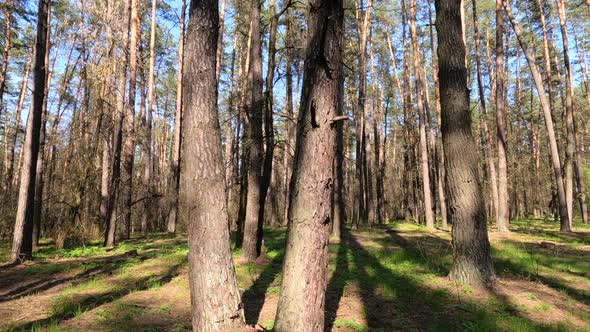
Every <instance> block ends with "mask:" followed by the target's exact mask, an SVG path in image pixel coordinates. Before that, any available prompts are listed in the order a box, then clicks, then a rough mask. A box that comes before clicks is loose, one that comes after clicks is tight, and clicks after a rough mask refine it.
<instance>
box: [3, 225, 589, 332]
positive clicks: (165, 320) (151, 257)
mask: <svg viewBox="0 0 590 332" xmlns="http://www.w3.org/2000/svg"><path fill="white" fill-rule="evenodd" d="M576 226H577V227H576V230H577V232H576V233H572V234H564V233H560V232H558V228H557V226H556V224H554V223H549V222H543V221H540V220H537V221H532V220H522V221H514V222H512V225H511V230H512V232H511V233H510V234H508V235H500V234H498V233H495V232H491V233H490V237H491V240H492V245H493V255H494V263H495V267H496V271H497V274H498V277H499V279H498V283H497V285H496V286H495V287H494V288H491V289H485V290H480V289H472V288H471V287H468V286H464V285H458V284H454V283H452V282H450V281H449V280H448V279H447V278H446V277H445V276H446V274H447V273H448V270H449V268H450V265H451V261H452V257H451V246H450V233H449V231H448V230H435V231H428V230H426V229H425V228H423V227H420V226H416V225H412V224H404V223H391V224H388V225H384V226H381V227H373V228H372V229H365V230H362V231H358V232H353V233H351V234H350V235H349V236H348V237H347V238H346V239H345V240H344V241H343V242H342V243H341V244H332V245H330V255H331V260H330V265H329V275H328V278H329V281H328V291H327V296H326V302H327V303H326V329H328V330H336V331H394V330H406V331H418V330H428V331H572V330H579V331H590V228H584V227H583V226H582V225H576ZM284 236H285V234H284V229H268V230H266V233H265V245H266V247H267V253H266V257H265V258H264V259H261V260H260V261H259V262H257V263H256V264H253V263H252V264H245V263H240V262H239V260H237V259H236V261H237V262H238V263H237V266H236V271H237V275H238V279H239V286H240V289H241V290H242V291H243V301H244V303H245V309H246V319H247V321H248V322H249V323H251V324H256V323H257V324H259V325H260V326H263V327H265V328H271V327H272V325H273V323H274V322H273V319H274V313H275V310H276V303H277V299H278V292H279V286H280V279H281V278H280V272H281V261H282V257H283V254H284V252H283V248H282V247H283V243H284ZM7 254H8V248H7V247H6V245H4V246H0V259H5V258H6V257H7V256H6V255H7ZM186 254H187V246H186V244H185V237H184V236H182V235H178V236H168V235H153V236H150V237H149V238H137V239H133V240H132V241H128V242H125V243H123V244H120V245H119V246H118V247H117V248H116V249H115V250H112V251H106V250H105V249H103V248H101V247H100V243H91V244H88V245H87V246H86V247H84V248H77V249H70V250H60V251H56V250H54V249H51V247H50V244H49V243H44V245H43V247H42V248H41V250H40V251H39V252H38V253H37V255H36V259H35V261H33V262H30V263H27V264H25V265H21V266H3V267H0V316H1V317H3V319H0V331H4V330H7V331H21V330H26V331H29V330H31V331H81V330H82V331H188V330H190V294H189V289H188V281H187V263H186ZM234 255H235V256H236V258H238V257H239V252H238V251H236V252H234Z"/></svg>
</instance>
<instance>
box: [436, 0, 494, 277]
mask: <svg viewBox="0 0 590 332" xmlns="http://www.w3.org/2000/svg"><path fill="white" fill-rule="evenodd" d="M462 5H463V2H462V1H457V0H436V2H435V6H436V30H437V32H438V63H439V82H440V92H441V94H440V95H441V102H440V103H441V111H442V135H443V144H444V146H445V152H446V158H447V160H446V163H445V167H446V184H447V187H446V188H447V198H448V203H449V212H450V214H449V217H450V220H451V222H452V224H453V230H452V238H453V266H452V267H451V271H450V273H449V276H450V278H451V279H453V280H456V281H459V282H462V283H468V284H475V285H485V284H489V283H490V282H492V281H493V280H494V278H495V276H494V268H493V266H492V258H491V254H490V243H489V241H488V233H487V225H486V208H485V203H484V199H483V193H482V190H481V183H480V179H479V174H478V173H479V171H478V153H477V147H476V144H475V139H474V138H473V135H472V132H471V116H470V114H469V89H468V87H467V68H466V66H465V56H466V54H465V53H466V50H465V44H464V39H463V29H462V19H461V18H462Z"/></svg>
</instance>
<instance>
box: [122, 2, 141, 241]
mask: <svg viewBox="0 0 590 332" xmlns="http://www.w3.org/2000/svg"><path fill="white" fill-rule="evenodd" d="M125 1H126V2H125V6H126V10H127V12H128V14H127V15H126V16H125V17H126V20H127V22H128V23H127V29H128V31H130V30H133V27H134V26H135V23H134V22H133V19H132V15H131V12H132V11H133V10H132V8H133V7H134V4H135V1H137V0H125ZM128 36H129V38H125V39H126V47H125V49H126V50H129V59H128V62H127V65H128V66H129V69H130V70H129V100H128V101H127V103H125V101H124V100H123V103H124V104H125V107H124V112H125V116H124V117H123V147H122V150H121V164H122V166H121V183H120V190H121V194H120V195H121V200H120V201H119V209H118V210H119V211H118V212H119V213H120V214H121V218H120V219H119V228H118V232H117V233H118V234H119V237H120V238H121V239H123V240H127V239H129V238H130V237H131V206H132V202H133V157H134V154H135V153H134V152H135V95H136V85H137V75H136V73H137V38H136V34H134V33H129V34H128ZM126 37H127V36H126ZM124 70H127V69H126V68H125V69H124ZM123 99H124V98H123Z"/></svg>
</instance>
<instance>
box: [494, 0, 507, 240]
mask: <svg viewBox="0 0 590 332" xmlns="http://www.w3.org/2000/svg"><path fill="white" fill-rule="evenodd" d="M503 1H508V0H496V139H497V143H498V209H497V215H496V225H497V226H498V231H499V232H501V233H504V232H508V231H509V229H508V219H509V206H510V205H509V204H508V200H509V198H508V160H507V157H506V153H507V151H506V144H507V141H506V120H505V119H506V111H505V99H504V89H505V86H504V16H503V15H504V13H503V11H502V2H503Z"/></svg>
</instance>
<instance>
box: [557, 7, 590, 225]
mask: <svg viewBox="0 0 590 332" xmlns="http://www.w3.org/2000/svg"><path fill="white" fill-rule="evenodd" d="M556 2H557V12H558V13H559V26H560V28H561V37H562V43H563V60H564V61H563V62H564V64H565V72H566V78H565V86H566V90H567V92H566V107H565V108H566V123H567V125H566V127H567V151H566V152H567V153H566V154H567V158H568V163H567V167H568V168H569V167H571V163H573V164H574V168H575V172H576V177H577V179H578V181H577V183H578V199H579V201H580V209H581V212H582V220H583V221H584V223H585V224H586V223H588V207H587V206H586V191H585V188H584V172H583V170H582V157H581V151H580V149H579V147H578V133H577V130H576V129H577V126H576V113H575V112H576V109H575V107H574V87H573V78H572V77H573V75H572V67H571V64H570V56H569V46H568V38H567V27H566V25H567V21H566V20H567V19H566V15H565V3H564V1H563V0H556ZM570 160H571V162H570ZM569 173H571V172H568V171H567V169H566V174H567V176H568V179H567V181H568V182H569V181H572V180H570V178H569V176H570V175H569ZM568 194H569V192H568ZM567 199H568V202H567V203H568V210H569V211H568V217H569V222H570V227H572V224H573V219H574V216H573V201H572V202H570V201H569V199H570V198H569V196H568V197H567ZM569 206H572V208H571V209H570V208H569Z"/></svg>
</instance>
